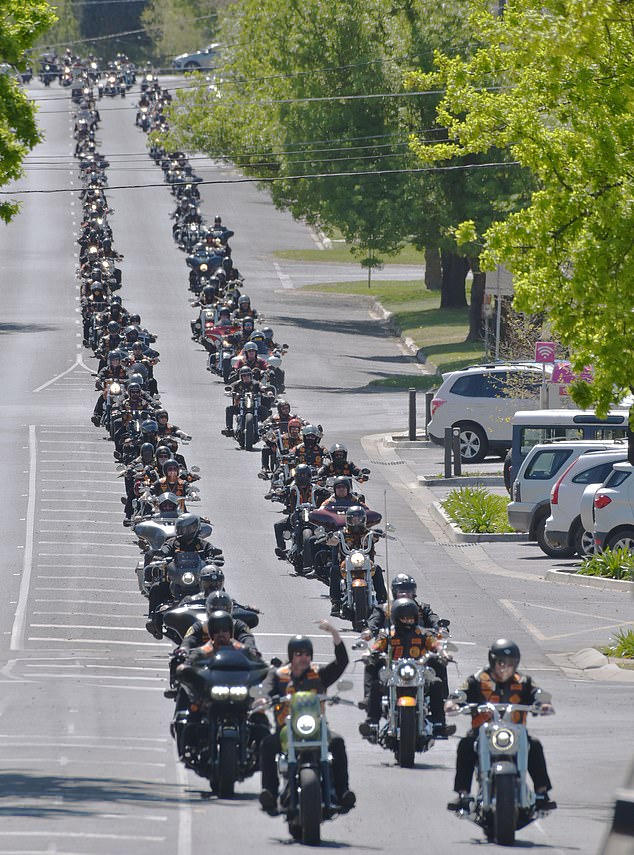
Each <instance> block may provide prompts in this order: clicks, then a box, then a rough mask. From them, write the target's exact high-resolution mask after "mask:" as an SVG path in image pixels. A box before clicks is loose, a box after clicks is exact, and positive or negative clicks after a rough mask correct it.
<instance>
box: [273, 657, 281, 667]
mask: <svg viewBox="0 0 634 855" xmlns="http://www.w3.org/2000/svg"><path fill="white" fill-rule="evenodd" d="M271 665H272V666H273V667H274V668H280V667H281V665H282V660H281V659H280V658H279V657H278V656H274V657H273V658H272V659H271Z"/></svg>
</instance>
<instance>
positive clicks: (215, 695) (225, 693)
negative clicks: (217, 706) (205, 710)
mask: <svg viewBox="0 0 634 855" xmlns="http://www.w3.org/2000/svg"><path fill="white" fill-rule="evenodd" d="M209 694H210V695H211V700H212V701H226V700H227V698H228V697H229V686H212V687H211V691H210V693H209Z"/></svg>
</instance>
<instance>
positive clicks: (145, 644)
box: [28, 635, 174, 649]
mask: <svg viewBox="0 0 634 855" xmlns="http://www.w3.org/2000/svg"><path fill="white" fill-rule="evenodd" d="M28 641H55V642H58V643H64V641H66V639H64V638H54V637H47V636H41V635H30V636H29V637H28ZM68 641H69V643H71V644H95V645H97V646H101V647H104V646H105V647H108V646H110V645H111V644H124V645H128V646H130V645H132V646H133V647H154V648H155V649H156V647H157V645H159V644H160V645H162V647H163V648H165V649H167V648H168V647H169V648H170V649H171V648H173V647H174V645H173V644H172V643H171V642H169V641H167V640H166V641H165V642H160V641H157V640H154V641H112V640H105V639H103V638H71V639H68Z"/></svg>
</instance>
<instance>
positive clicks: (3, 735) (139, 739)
mask: <svg viewBox="0 0 634 855" xmlns="http://www.w3.org/2000/svg"><path fill="white" fill-rule="evenodd" d="M48 738H49V737H48V736H41V735H38V734H31V733H28V734H27V733H0V739H28V740H29V741H30V742H37V741H38V740H39V741H40V742H41V741H42V740H47V739H48ZM73 738H74V739H93V740H94V739H99V742H117V743H118V742H121V739H122V737H121V736H102V735H101V734H99V736H98V737H97V736H94V735H93V736H90V735H88V736H82V735H81V734H77V735H76V736H75V737H73ZM129 738H130V739H131V740H132V741H133V742H159V743H161V744H165V743H167V742H169V743H170V744H172V740H171V739H167V738H161V739H158V738H157V737H150V736H134V737H129Z"/></svg>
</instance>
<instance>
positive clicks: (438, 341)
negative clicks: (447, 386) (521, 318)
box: [305, 280, 484, 388]
mask: <svg viewBox="0 0 634 855" xmlns="http://www.w3.org/2000/svg"><path fill="white" fill-rule="evenodd" d="M305 290H307V291H320V292H323V293H330V294H361V295H364V296H370V297H374V298H375V299H377V300H378V301H379V302H380V303H381V304H382V305H383V306H384V307H385V308H386V309H387V310H388V311H389V312H393V314H394V320H395V321H396V323H397V325H398V327H399V329H400V330H401V332H402V333H403V335H404V336H409V337H410V338H411V339H412V340H413V341H414V342H415V343H416V345H417V346H418V347H419V348H421V349H422V350H423V352H424V353H425V354H426V356H427V359H428V360H429V361H430V362H431V363H433V364H434V365H435V366H436V367H437V369H438V371H439V372H441V373H442V372H444V371H456V370H457V369H459V368H464V367H465V366H466V365H472V364H474V363H478V362H481V361H482V360H483V358H484V348H483V346H482V344H481V343H476V344H473V343H471V342H468V343H467V342H465V338H466V336H467V331H468V329H469V316H468V309H441V308H440V293H439V292H438V291H428V290H427V289H426V288H425V285H424V283H423V281H422V280H420V281H418V280H416V281H413V282H400V281H391V280H386V281H377V280H374V281H373V283H372V287H371V288H368V286H367V283H366V282H332V283H328V284H326V285H320V284H316V285H306V286H305ZM436 383H438V380H436ZM418 388H425V387H423V386H420V387H418Z"/></svg>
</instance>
